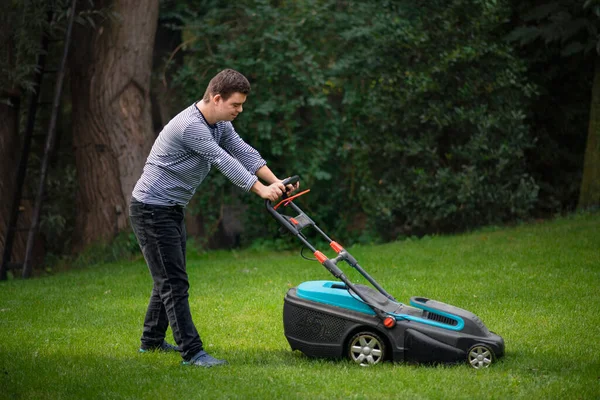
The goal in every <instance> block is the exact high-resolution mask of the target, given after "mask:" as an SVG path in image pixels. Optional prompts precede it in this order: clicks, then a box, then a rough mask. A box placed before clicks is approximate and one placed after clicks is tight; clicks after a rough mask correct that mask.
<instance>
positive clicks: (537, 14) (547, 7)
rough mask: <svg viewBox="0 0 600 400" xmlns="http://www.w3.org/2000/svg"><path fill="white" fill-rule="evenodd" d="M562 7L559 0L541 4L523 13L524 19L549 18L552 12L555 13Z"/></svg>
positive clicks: (537, 19)
mask: <svg viewBox="0 0 600 400" xmlns="http://www.w3.org/2000/svg"><path fill="white" fill-rule="evenodd" d="M559 8H560V4H559V2H557V1H554V2H551V3H548V4H543V5H541V6H538V7H535V8H533V9H532V10H531V11H529V12H527V13H526V14H525V15H523V20H524V21H528V22H529V21H534V20H535V21H539V20H542V19H544V18H547V17H548V16H549V15H550V14H552V13H554V12H555V11H557V10H558V9H559Z"/></svg>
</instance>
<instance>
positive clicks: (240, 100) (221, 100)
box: [202, 69, 250, 121]
mask: <svg viewBox="0 0 600 400" xmlns="http://www.w3.org/2000/svg"><path fill="white" fill-rule="evenodd" d="M248 93H250V82H248V79H246V77H245V76H244V75H242V74H240V73H239V72H237V71H235V70H233V69H225V70H223V71H221V72H219V73H218V74H217V75H215V77H214V78H212V79H211V80H210V82H209V83H208V87H207V88H206V92H205V93H204V97H203V98H202V102H203V103H204V104H206V105H207V106H208V107H210V109H211V110H212V112H210V114H211V115H210V116H209V119H211V120H213V121H233V120H234V119H235V117H237V115H238V114H239V113H241V112H242V111H243V107H242V105H243V104H244V102H245V101H246V96H247V95H248ZM205 117H206V115H205Z"/></svg>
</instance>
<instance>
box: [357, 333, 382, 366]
mask: <svg viewBox="0 0 600 400" xmlns="http://www.w3.org/2000/svg"><path fill="white" fill-rule="evenodd" d="M348 356H349V357H350V359H351V360H352V361H354V362H355V363H357V364H359V365H360V366H361V367H368V366H371V365H375V364H379V363H380V362H383V360H385V356H386V354H385V342H384V341H383V339H382V338H381V337H380V336H379V335H378V334H376V333H374V332H359V333H357V334H356V335H354V336H352V339H350V341H349V342H348Z"/></svg>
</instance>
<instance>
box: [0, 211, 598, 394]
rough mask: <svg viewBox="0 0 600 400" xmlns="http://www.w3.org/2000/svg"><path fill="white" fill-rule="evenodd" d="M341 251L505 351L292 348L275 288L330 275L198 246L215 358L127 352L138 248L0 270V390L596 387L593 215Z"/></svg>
mask: <svg viewBox="0 0 600 400" xmlns="http://www.w3.org/2000/svg"><path fill="white" fill-rule="evenodd" d="M350 251H351V252H352V254H353V255H355V256H356V257H357V258H358V259H359V261H360V262H361V265H363V266H364V267H365V268H366V269H367V270H368V271H369V272H370V273H371V274H372V275H373V276H375V277H376V279H378V281H379V282H380V283H382V284H383V286H384V287H385V288H386V289H387V290H388V291H389V292H391V293H393V294H394V295H395V296H396V297H397V298H398V299H399V300H401V301H404V302H408V299H409V297H410V296H413V295H419V296H427V297H429V298H433V299H437V300H440V301H444V302H446V303H450V304H453V305H456V306H459V307H462V308H466V309H468V310H470V311H473V312H474V313H475V314H477V315H478V316H479V317H480V318H481V319H482V320H483V321H484V322H485V323H486V325H487V326H488V327H489V328H490V329H492V330H494V331H496V332H498V333H499V334H500V335H502V336H503V337H504V339H505V341H506V356H505V358H503V359H502V360H501V361H500V362H498V363H497V364H494V365H492V367H491V368H489V369H487V370H481V371H477V370H473V369H471V368H469V367H468V366H467V365H466V364H465V365H458V366H437V367H427V366H414V365H405V364H393V363H385V364H384V365H380V366H376V367H372V368H360V367H358V366H355V365H353V364H351V363H350V362H349V361H343V360H342V361H328V360H314V359H309V358H306V357H304V356H303V355H302V354H301V353H299V352H292V351H291V350H290V349H289V346H288V344H287V342H286V340H285V337H284V335H283V327H282V318H281V311H282V305H283V296H284V294H285V292H286V291H287V289H288V288H289V287H292V286H296V285H297V284H299V283H300V282H303V281H306V280H317V279H330V276H329V275H328V273H327V272H326V271H325V269H324V268H323V267H321V266H320V265H319V264H317V263H315V262H308V261H305V260H303V259H301V258H300V257H299V256H298V254H290V253H274V252H272V253H264V252H263V253H257V252H248V251H245V252H212V253H206V254H201V255H197V254H196V255H195V254H191V255H190V256H189V258H188V270H189V275H190V281H191V290H190V301H191V307H192V310H193V315H194V320H195V322H196V325H197V327H198V329H199V330H200V332H201V335H202V338H203V340H204V342H205V345H206V348H207V350H208V351H209V352H211V353H212V354H214V355H215V356H217V357H222V358H225V359H227V360H228V361H229V363H230V365H228V366H225V367H219V368H213V369H201V368H190V367H182V366H180V365H179V361H180V358H179V356H178V355H177V354H138V353H137V352H136V351H137V348H138V344H139V343H138V340H139V336H140V333H141V324H142V320H143V316H144V312H145V306H146V302H147V298H148V295H149V293H150V289H151V279H150V277H149V274H148V272H147V270H146V266H145V264H144V262H143V260H138V261H135V262H127V263H115V264H110V265H100V266H93V267H89V268H85V269H80V270H72V271H68V272H65V273H61V274H57V275H55V276H50V277H44V278H38V279H34V280H29V281H18V280H14V281H7V282H0V398H6V399H21V398H24V399H25V398H26V399H45V398H50V399H56V398H75V399H82V398H86V399H88V398H119V399H121V398H125V399H150V398H152V399H154V398H156V399H182V398H208V399H216V398H255V399H262V398H264V399H270V398H286V399H311V398H318V399H351V398H357V399H366V398H369V399H389V398H406V399H460V398H465V399H467V398H468V399H472V398H485V399H488V398H501V399H515V398H527V399H538V398H539V399H566V398H576V399H580V398H581V399H592V398H599V397H600V214H585V215H576V216H571V217H568V218H560V219H557V220H555V221H551V222H543V223H536V224H527V225H521V226H517V227H512V228H502V229H500V228H497V229H486V230H481V231H478V232H475V233H472V234H465V235H459V236H444V237H432V238H425V239H421V240H412V241H409V240H407V241H402V242H396V243H390V244H386V245H381V246H357V247H354V248H352V249H350ZM328 254H330V252H328ZM346 270H347V269H346ZM347 272H348V275H349V276H350V277H351V279H352V280H353V281H357V280H358V276H357V274H356V272H355V271H347Z"/></svg>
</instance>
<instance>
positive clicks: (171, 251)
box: [129, 199, 203, 360]
mask: <svg viewBox="0 0 600 400" xmlns="http://www.w3.org/2000/svg"><path fill="white" fill-rule="evenodd" d="M129 217H130V220H131V225H132V227H133V231H134V233H135V236H136V237H137V240H138V243H139V245H140V249H141V250H142V253H143V254H144V258H145V259H146V264H148V269H149V270H150V274H151V275H152V279H153V280H154V287H153V288H152V295H151V296H150V303H149V304H148V311H147V312H146V318H145V320H144V330H143V333H142V338H141V341H142V347H144V348H148V347H153V346H157V345H160V344H161V343H162V341H163V340H164V338H165V333H166V331H167V327H168V326H169V325H171V330H172V331H173V336H174V338H175V342H176V343H177V345H178V346H179V348H180V349H181V356H182V357H183V359H184V360H189V359H190V358H191V357H192V356H193V355H195V354H196V353H198V352H199V351H200V350H202V349H203V346H202V340H201V339H200V335H199V334H198V331H197V330H196V327H195V326H194V322H193V321H192V314H191V312H190V304H189V301H188V289H189V286H190V285H189V281H188V275H187V272H186V264H185V242H186V238H187V235H186V232H185V221H184V211H183V207H179V206H172V207H171V206H155V205H151V204H144V203H141V202H138V201H137V200H135V199H132V200H131V204H130V206H129Z"/></svg>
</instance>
